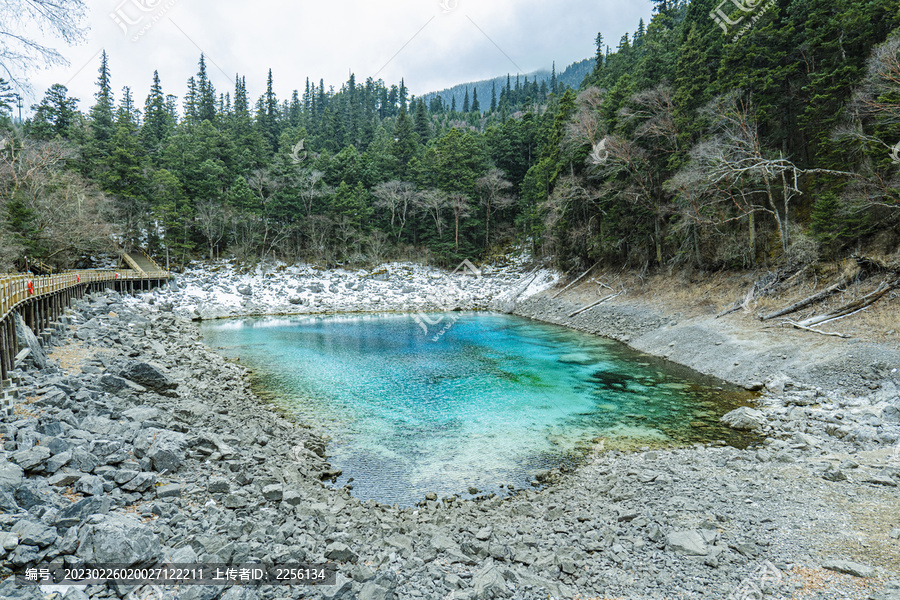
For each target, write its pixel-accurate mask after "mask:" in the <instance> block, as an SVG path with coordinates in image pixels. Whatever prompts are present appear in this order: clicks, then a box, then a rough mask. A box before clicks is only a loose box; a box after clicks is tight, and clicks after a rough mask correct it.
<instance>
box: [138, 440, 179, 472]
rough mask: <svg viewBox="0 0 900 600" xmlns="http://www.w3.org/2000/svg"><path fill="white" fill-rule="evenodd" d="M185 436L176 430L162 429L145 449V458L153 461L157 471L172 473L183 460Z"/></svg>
mask: <svg viewBox="0 0 900 600" xmlns="http://www.w3.org/2000/svg"><path fill="white" fill-rule="evenodd" d="M185 446H187V437H186V436H185V435H184V434H183V433H178V432H177V431H168V430H163V431H162V432H161V433H160V434H159V435H158V436H156V439H154V440H153V443H152V444H151V445H150V448H149V449H148V450H147V454H146V456H147V458H149V459H150V460H151V461H152V462H153V468H154V469H156V470H157V471H163V470H165V471H168V472H169V473H174V472H175V471H177V470H178V468H179V467H181V465H182V463H183V462H184V449H185Z"/></svg>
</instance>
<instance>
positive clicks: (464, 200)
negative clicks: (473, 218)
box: [447, 192, 472, 252]
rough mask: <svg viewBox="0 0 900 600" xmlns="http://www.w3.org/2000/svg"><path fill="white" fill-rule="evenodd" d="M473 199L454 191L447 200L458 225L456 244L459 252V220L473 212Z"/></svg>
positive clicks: (454, 220)
mask: <svg viewBox="0 0 900 600" xmlns="http://www.w3.org/2000/svg"><path fill="white" fill-rule="evenodd" d="M471 202H472V201H471V200H470V199H469V197H468V196H466V195H465V194H462V193H459V192H453V193H452V194H450V197H449V198H448V200H447V204H448V206H449V207H450V211H451V212H452V213H453V222H454V224H455V226H456V235H455V244H456V246H455V247H456V252H459V222H460V220H461V219H465V218H467V217H468V216H469V215H470V214H471V212H470V210H469V209H470V208H471Z"/></svg>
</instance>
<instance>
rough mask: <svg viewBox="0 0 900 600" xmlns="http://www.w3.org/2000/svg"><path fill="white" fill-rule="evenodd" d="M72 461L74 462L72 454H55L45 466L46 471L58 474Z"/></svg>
mask: <svg viewBox="0 0 900 600" xmlns="http://www.w3.org/2000/svg"><path fill="white" fill-rule="evenodd" d="M70 460H72V453H71V452H60V453H59V454H54V455H53V456H51V457H50V458H49V459H48V460H47V462H46V463H45V464H44V470H45V471H46V472H48V473H56V472H57V471H59V470H60V469H61V468H63V467H64V466H66V465H67V464H69V461H70Z"/></svg>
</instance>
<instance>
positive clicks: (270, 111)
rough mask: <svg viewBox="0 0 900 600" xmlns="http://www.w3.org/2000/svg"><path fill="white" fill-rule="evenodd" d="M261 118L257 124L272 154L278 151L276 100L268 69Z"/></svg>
mask: <svg viewBox="0 0 900 600" xmlns="http://www.w3.org/2000/svg"><path fill="white" fill-rule="evenodd" d="M263 109H264V113H263V117H262V122H261V123H259V125H260V126H261V129H262V134H263V137H265V139H266V141H267V142H268V143H269V147H270V148H271V150H272V152H275V151H276V150H278V133H279V132H278V98H277V97H276V96H275V91H274V84H273V82H272V69H269V76H268V77H267V78H266V94H265V96H264V99H263Z"/></svg>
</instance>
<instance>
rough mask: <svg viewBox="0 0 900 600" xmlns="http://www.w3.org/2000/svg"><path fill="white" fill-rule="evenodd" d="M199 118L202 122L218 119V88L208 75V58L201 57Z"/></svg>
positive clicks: (197, 95)
mask: <svg viewBox="0 0 900 600" xmlns="http://www.w3.org/2000/svg"><path fill="white" fill-rule="evenodd" d="M196 102H197V118H198V119H199V120H201V121H212V120H214V119H215V118H216V88H215V87H214V86H213V84H212V83H211V82H210V80H209V76H208V75H207V73H206V58H205V57H204V56H203V54H201V55H200V68H199V71H198V72H197V89H196Z"/></svg>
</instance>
